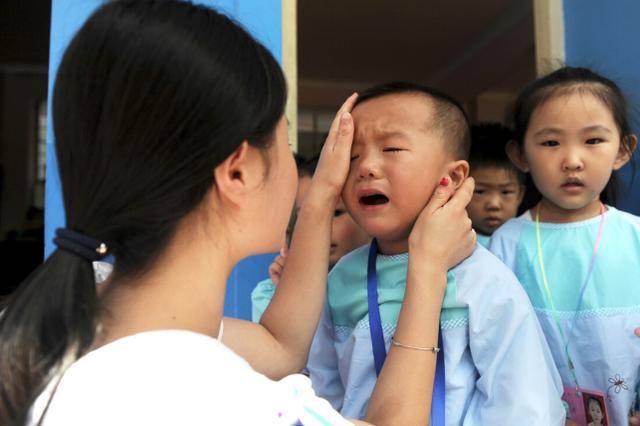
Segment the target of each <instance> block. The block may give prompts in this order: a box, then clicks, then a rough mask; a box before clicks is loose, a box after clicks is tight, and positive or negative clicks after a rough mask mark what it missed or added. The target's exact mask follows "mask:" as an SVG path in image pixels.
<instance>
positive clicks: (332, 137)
mask: <svg viewBox="0 0 640 426" xmlns="http://www.w3.org/2000/svg"><path fill="white" fill-rule="evenodd" d="M357 99H358V94H357V93H354V94H353V95H351V96H349V97H348V98H347V100H346V101H345V102H344V103H343V104H342V106H341V107H340V109H339V110H338V112H337V113H336V116H335V118H334V119H333V122H332V123H331V128H330V129H329V134H328V136H327V140H326V141H325V143H324V146H323V147H322V152H321V153H320V159H319V160H318V167H317V168H316V172H315V173H314V175H313V179H312V181H311V186H310V188H309V191H308V193H307V196H306V197H305V200H304V201H303V204H304V202H312V203H313V202H317V203H320V204H322V205H324V204H326V203H328V204H329V205H330V206H331V209H333V206H335V204H336V203H337V202H338V199H339V198H340V193H341V192H342V187H343V186H344V182H345V181H346V180H347V175H348V174H349V163H350V161H349V159H350V156H351V144H352V143H353V118H352V117H351V110H352V109H353V106H354V105H355V103H356V100H357Z"/></svg>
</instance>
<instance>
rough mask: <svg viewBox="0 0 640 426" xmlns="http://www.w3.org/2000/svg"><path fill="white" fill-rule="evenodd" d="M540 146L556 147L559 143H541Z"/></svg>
mask: <svg viewBox="0 0 640 426" xmlns="http://www.w3.org/2000/svg"><path fill="white" fill-rule="evenodd" d="M541 145H542V146H558V145H560V143H559V142H558V141H544V142H542V143H541Z"/></svg>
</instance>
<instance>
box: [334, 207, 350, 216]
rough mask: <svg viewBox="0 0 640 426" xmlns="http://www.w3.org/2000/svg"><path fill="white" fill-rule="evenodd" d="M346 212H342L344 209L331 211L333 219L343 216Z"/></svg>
mask: <svg viewBox="0 0 640 426" xmlns="http://www.w3.org/2000/svg"><path fill="white" fill-rule="evenodd" d="M346 212H347V211H346V210H344V209H335V210H334V211H333V217H340V216H342V215H343V214H345V213H346Z"/></svg>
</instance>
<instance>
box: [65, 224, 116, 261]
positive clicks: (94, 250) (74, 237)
mask: <svg viewBox="0 0 640 426" xmlns="http://www.w3.org/2000/svg"><path fill="white" fill-rule="evenodd" d="M53 242H54V243H55V245H56V246H58V248H60V249H62V250H67V251H69V252H71V253H74V254H76V255H78V256H80V257H82V258H83V259H86V260H88V261H91V262H94V261H97V260H102V259H104V258H105V257H106V256H107V255H108V254H109V249H108V248H107V245H106V244H105V243H103V242H102V241H100V240H96V239H95V238H92V237H89V236H87V235H84V234H81V233H80V232H76V231H72V230H71V229H67V228H58V229H56V237H55V238H54V239H53Z"/></svg>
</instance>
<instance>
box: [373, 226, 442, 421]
mask: <svg viewBox="0 0 640 426" xmlns="http://www.w3.org/2000/svg"><path fill="white" fill-rule="evenodd" d="M377 256H378V242H377V241H376V239H375V238H374V239H373V241H372V242H371V247H370V248H369V262H368V265H367V301H368V306H369V331H370V332H371V347H372V349H373V360H374V364H375V368H376V376H379V375H380V372H381V371H382V366H383V365H384V360H385V359H386V358H387V350H386V346H385V342H384V334H383V332H382V321H381V320H380V305H379V303H378V272H377V270H376V258H377ZM438 347H439V348H440V351H439V352H438V355H437V360H436V373H435V383H434V387H433V397H432V402H431V425H432V426H444V409H445V374H444V345H443V344H442V332H441V330H438Z"/></svg>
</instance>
